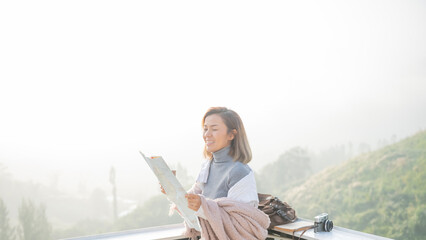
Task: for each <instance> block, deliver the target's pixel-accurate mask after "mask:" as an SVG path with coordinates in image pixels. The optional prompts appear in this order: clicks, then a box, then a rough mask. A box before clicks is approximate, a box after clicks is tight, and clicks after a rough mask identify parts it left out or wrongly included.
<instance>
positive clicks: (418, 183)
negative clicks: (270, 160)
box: [280, 131, 426, 239]
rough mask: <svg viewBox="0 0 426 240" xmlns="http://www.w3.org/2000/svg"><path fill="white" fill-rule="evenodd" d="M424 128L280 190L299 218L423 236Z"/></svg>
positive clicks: (383, 233) (425, 203)
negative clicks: (326, 215) (324, 215)
mask: <svg viewBox="0 0 426 240" xmlns="http://www.w3.org/2000/svg"><path fill="white" fill-rule="evenodd" d="M425 183H426V132H425V131H423V132H420V133H418V134H416V135H415V136H413V137H410V138H407V139H405V140H403V141H400V142H398V143H396V144H393V145H389V146H387V147H384V148H382V149H380V150H377V151H375V152H371V153H366V154H363V155H361V156H358V157H356V158H354V159H352V160H350V161H347V162H345V163H343V164H341V165H339V166H336V167H333V168H330V169H327V170H325V171H323V172H321V173H319V174H316V175H314V176H312V177H311V178H309V179H308V180H307V181H306V182H305V183H304V184H303V185H300V186H298V187H295V188H293V189H291V190H288V191H286V192H285V193H283V194H281V195H280V196H282V198H284V199H285V200H286V201H289V202H290V203H291V205H293V207H294V208H295V209H296V211H297V213H298V215H299V216H301V217H304V218H310V219H312V218H313V217H314V216H315V215H317V214H320V213H322V212H328V213H329V214H330V217H331V219H332V220H333V221H334V223H335V224H336V225H338V226H343V227H347V228H351V229H356V230H359V231H364V232H369V233H373V234H377V235H381V236H386V237H390V238H395V239H425V236H426V227H425V226H426V185H425Z"/></svg>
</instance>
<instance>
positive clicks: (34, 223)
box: [18, 199, 52, 240]
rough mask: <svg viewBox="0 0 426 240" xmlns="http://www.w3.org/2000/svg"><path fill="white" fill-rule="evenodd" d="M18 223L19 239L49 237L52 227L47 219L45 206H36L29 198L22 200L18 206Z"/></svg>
mask: <svg viewBox="0 0 426 240" xmlns="http://www.w3.org/2000/svg"><path fill="white" fill-rule="evenodd" d="M19 223H20V226H19V228H18V234H19V239H21V240H48V239H51V235H52V227H51V225H50V224H49V222H48V221H47V217H46V208H45V207H44V206H43V205H40V206H39V207H38V208H37V207H36V206H35V205H34V203H33V202H32V201H31V200H25V199H24V200H22V203H21V206H20V207H19Z"/></svg>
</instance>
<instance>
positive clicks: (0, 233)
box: [0, 198, 14, 240]
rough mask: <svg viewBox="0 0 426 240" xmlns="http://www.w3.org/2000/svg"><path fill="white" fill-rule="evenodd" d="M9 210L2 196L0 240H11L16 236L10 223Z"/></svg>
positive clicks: (0, 201)
mask: <svg viewBox="0 0 426 240" xmlns="http://www.w3.org/2000/svg"><path fill="white" fill-rule="evenodd" d="M8 215H9V212H8V211H7V209H6V205H5V204H4V202H3V199H1V198H0V240H11V239H13V238H14V236H13V230H12V228H11V227H10V225H9V217H8Z"/></svg>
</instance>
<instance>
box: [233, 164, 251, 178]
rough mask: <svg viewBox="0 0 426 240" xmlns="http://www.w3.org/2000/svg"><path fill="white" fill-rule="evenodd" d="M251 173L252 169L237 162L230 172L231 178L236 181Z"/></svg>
mask: <svg viewBox="0 0 426 240" xmlns="http://www.w3.org/2000/svg"><path fill="white" fill-rule="evenodd" d="M250 172H251V168H250V167H249V166H248V165H247V164H244V163H242V162H235V163H234V165H233V166H232V169H231V171H230V172H229V177H230V178H233V179H234V180H237V181H238V180H240V179H242V178H243V177H245V176H247V175H248V174H249V173H250Z"/></svg>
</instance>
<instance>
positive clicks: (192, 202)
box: [185, 193, 201, 211]
mask: <svg viewBox="0 0 426 240" xmlns="http://www.w3.org/2000/svg"><path fill="white" fill-rule="evenodd" d="M185 198H186V199H188V208H190V209H192V210H194V211H198V209H199V208H200V206H201V198H200V196H198V195H197V194H191V193H188V194H186V195H185Z"/></svg>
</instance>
